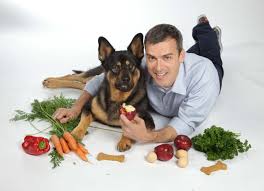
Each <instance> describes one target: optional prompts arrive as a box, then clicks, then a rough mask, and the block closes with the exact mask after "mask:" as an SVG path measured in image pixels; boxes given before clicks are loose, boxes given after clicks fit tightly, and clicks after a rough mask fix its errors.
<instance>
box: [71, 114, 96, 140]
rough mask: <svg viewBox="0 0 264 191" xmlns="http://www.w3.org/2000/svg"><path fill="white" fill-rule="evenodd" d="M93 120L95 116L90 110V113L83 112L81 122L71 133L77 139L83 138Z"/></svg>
mask: <svg viewBox="0 0 264 191" xmlns="http://www.w3.org/2000/svg"><path fill="white" fill-rule="evenodd" d="M92 121H93V116H92V114H91V113H90V112H89V113H88V114H85V113H82V115H81V120H80V122H79V124H78V125H77V127H75V128H74V129H73V131H72V132H71V134H72V135H73V136H74V137H76V138H77V139H80V140H82V139H83V137H84V135H85V133H86V131H87V129H88V127H89V125H90V123H91V122H92Z"/></svg>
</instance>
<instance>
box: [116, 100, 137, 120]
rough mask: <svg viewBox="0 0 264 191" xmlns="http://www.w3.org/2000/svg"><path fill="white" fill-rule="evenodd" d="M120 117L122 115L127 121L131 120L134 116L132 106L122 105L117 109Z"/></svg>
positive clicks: (134, 111) (134, 110)
mask: <svg viewBox="0 0 264 191" xmlns="http://www.w3.org/2000/svg"><path fill="white" fill-rule="evenodd" d="M119 112H120V115H121V114H123V115H125V116H126V117H127V119H128V120H130V121H131V120H133V119H134V117H135V116H136V113H137V112H136V108H135V107H133V106H132V105H126V104H125V103H123V104H122V105H121V107H120V109H119Z"/></svg>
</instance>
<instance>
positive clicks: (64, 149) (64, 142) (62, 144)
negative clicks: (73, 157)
mask: <svg viewBox="0 0 264 191" xmlns="http://www.w3.org/2000/svg"><path fill="white" fill-rule="evenodd" d="M60 144H61V146H62V150H63V152H64V153H65V154H68V153H69V152H70V149H69V146H68V144H67V143H66V141H65V139H64V138H63V137H61V138H60Z"/></svg>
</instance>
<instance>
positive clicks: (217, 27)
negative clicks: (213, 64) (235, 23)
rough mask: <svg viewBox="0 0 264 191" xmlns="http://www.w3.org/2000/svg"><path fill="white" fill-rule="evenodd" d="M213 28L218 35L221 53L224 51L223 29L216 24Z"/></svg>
mask: <svg viewBox="0 0 264 191" xmlns="http://www.w3.org/2000/svg"><path fill="white" fill-rule="evenodd" d="M213 30H214V31H215V33H216V36H217V40H218V44H219V47H220V53H222V51H223V44H222V40H221V37H222V30H221V28H220V27H219V26H215V27H214V28H213Z"/></svg>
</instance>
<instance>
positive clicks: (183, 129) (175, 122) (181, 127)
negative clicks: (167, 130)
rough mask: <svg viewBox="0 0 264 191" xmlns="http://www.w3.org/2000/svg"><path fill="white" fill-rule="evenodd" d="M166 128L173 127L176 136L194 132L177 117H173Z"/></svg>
mask: <svg viewBox="0 0 264 191" xmlns="http://www.w3.org/2000/svg"><path fill="white" fill-rule="evenodd" d="M168 126H170V127H173V128H174V129H175V130H176V132H177V134H178V135H190V134H191V133H192V132H194V128H192V127H191V126H189V125H188V124H187V123H186V122H185V121H183V120H182V119H181V118H179V117H173V118H172V119H171V120H170V122H169V124H168Z"/></svg>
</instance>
